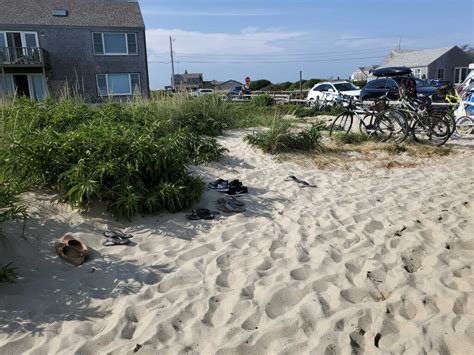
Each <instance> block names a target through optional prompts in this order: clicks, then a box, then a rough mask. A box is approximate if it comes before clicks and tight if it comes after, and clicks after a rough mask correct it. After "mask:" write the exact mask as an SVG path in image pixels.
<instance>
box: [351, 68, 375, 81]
mask: <svg viewBox="0 0 474 355" xmlns="http://www.w3.org/2000/svg"><path fill="white" fill-rule="evenodd" d="M378 67H379V66H378V65H371V66H368V67H359V68H357V69H356V70H354V72H353V73H352V75H351V80H352V81H364V80H368V79H369V77H370V75H371V74H372V71H373V70H375V69H377V68H378Z"/></svg>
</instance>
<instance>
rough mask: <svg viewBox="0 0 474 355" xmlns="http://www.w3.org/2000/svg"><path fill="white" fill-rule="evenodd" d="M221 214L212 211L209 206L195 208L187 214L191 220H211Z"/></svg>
mask: <svg viewBox="0 0 474 355" xmlns="http://www.w3.org/2000/svg"><path fill="white" fill-rule="evenodd" d="M219 214H220V213H219V212H217V211H211V210H208V209H207V208H198V209H197V210H193V212H192V213H191V214H188V215H186V218H187V219H190V220H191V221H198V220H200V219H207V220H210V219H214V218H215V217H216V216H217V215H219Z"/></svg>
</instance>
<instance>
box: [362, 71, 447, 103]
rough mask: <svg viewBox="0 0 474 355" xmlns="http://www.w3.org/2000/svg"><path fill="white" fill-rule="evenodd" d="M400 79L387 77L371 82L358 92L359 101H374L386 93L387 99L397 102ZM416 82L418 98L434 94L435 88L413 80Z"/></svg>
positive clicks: (426, 83) (416, 79)
mask: <svg viewBox="0 0 474 355" xmlns="http://www.w3.org/2000/svg"><path fill="white" fill-rule="evenodd" d="M402 79H403V78H402V77H400V76H395V77H387V78H378V79H375V80H372V81H370V82H368V83H367V85H365V86H364V88H363V89H362V90H361V92H360V99H361V100H362V101H365V100H375V99H378V98H379V97H381V96H383V95H385V94H386V93H387V92H388V97H389V98H390V99H391V100H397V99H399V98H400V82H401V81H402ZM415 81H416V91H417V93H418V96H430V95H433V94H435V93H436V91H437V89H438V88H437V87H434V86H431V85H430V84H429V83H428V82H426V81H424V80H421V79H418V78H415Z"/></svg>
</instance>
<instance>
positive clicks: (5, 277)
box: [0, 263, 18, 283]
mask: <svg viewBox="0 0 474 355" xmlns="http://www.w3.org/2000/svg"><path fill="white" fill-rule="evenodd" d="M17 277H18V274H17V273H16V268H14V267H13V266H12V264H11V263H10V264H7V265H0V283H2V282H15V279H16V278H17Z"/></svg>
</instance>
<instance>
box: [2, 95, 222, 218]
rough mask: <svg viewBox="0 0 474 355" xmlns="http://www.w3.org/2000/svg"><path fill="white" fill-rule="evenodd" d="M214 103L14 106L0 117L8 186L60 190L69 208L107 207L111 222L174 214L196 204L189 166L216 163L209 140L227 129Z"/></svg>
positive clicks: (195, 181)
mask: <svg viewBox="0 0 474 355" xmlns="http://www.w3.org/2000/svg"><path fill="white" fill-rule="evenodd" d="M227 111H228V109H227V107H226V104H225V103H223V102H221V101H220V99H218V98H217V97H214V96H209V97H202V98H197V99H192V98H189V97H177V98H169V99H163V100H159V101H142V102H134V103H131V104H120V103H107V104H104V105H100V106H90V105H86V104H83V103H80V102H73V101H65V102H54V101H46V102H42V103H35V102H31V101H28V100H20V101H16V102H15V103H13V104H11V105H9V106H7V107H4V108H3V110H2V112H1V117H2V121H3V122H4V127H5V132H6V136H7V137H8V143H9V144H8V147H7V148H3V149H2V151H1V154H2V158H3V159H2V165H1V168H2V170H3V171H4V172H5V176H6V178H7V179H8V180H9V181H19V182H22V183H23V184H24V185H25V187H33V186H40V187H41V186H42V187H48V188H53V189H55V190H56V191H58V192H59V193H60V194H61V195H62V196H63V197H64V200H65V201H67V202H68V203H70V204H71V205H73V206H76V207H80V208H88V207H89V206H90V204H91V203H92V202H93V201H94V200H102V201H105V202H106V203H107V205H108V208H109V210H110V211H111V212H112V213H113V214H114V215H116V216H123V217H127V218H131V217H132V216H133V215H135V214H137V213H157V212H160V211H162V210H168V211H170V212H176V211H179V210H181V209H184V208H187V207H189V206H191V205H192V204H193V203H195V202H196V201H198V200H199V199H200V197H201V194H202V192H203V183H202V181H201V180H200V179H199V178H196V177H193V176H191V175H190V173H189V171H188V166H189V164H191V163H203V162H207V161H210V160H214V159H217V158H218V157H219V156H220V155H221V154H222V151H223V149H222V148H221V147H220V146H219V145H218V144H217V142H216V141H215V139H214V138H211V137H207V138H206V137H203V136H202V135H203V134H206V135H209V136H211V135H217V134H220V133H221V132H222V130H223V129H225V128H227V126H228V125H229V122H228V112H227Z"/></svg>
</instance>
